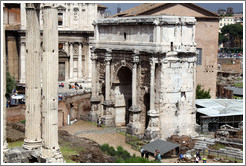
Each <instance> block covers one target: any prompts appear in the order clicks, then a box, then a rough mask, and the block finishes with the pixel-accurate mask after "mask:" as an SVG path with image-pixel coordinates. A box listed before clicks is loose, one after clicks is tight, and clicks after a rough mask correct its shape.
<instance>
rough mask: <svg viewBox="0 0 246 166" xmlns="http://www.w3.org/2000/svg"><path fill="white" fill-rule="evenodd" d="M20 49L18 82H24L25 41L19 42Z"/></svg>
mask: <svg viewBox="0 0 246 166" xmlns="http://www.w3.org/2000/svg"><path fill="white" fill-rule="evenodd" d="M20 51H21V55H20V59H21V60H20V63H21V74H20V83H25V82H26V79H25V75H26V74H25V71H26V65H25V63H26V60H25V59H26V43H25V42H23V41H22V42H21V46H20Z"/></svg>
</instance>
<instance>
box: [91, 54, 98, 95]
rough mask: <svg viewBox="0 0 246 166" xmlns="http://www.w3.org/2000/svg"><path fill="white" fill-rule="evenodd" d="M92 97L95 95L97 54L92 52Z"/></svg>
mask: <svg viewBox="0 0 246 166" xmlns="http://www.w3.org/2000/svg"><path fill="white" fill-rule="evenodd" d="M91 60H92V98H95V97H97V93H96V91H97V81H96V79H97V55H96V54H95V53H94V52H92V57H91Z"/></svg>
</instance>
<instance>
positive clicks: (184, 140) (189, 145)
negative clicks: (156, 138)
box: [167, 135, 195, 154]
mask: <svg viewBox="0 0 246 166" xmlns="http://www.w3.org/2000/svg"><path fill="white" fill-rule="evenodd" d="M167 141H169V142H173V143H177V144H179V145H180V146H179V152H180V153H183V154H185V153H186V151H187V150H190V149H193V148H194V146H195V140H192V139H191V137H190V136H186V135H182V136H178V135H172V136H171V137H168V138H167Z"/></svg>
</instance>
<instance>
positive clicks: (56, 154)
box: [40, 147, 65, 163]
mask: <svg viewBox="0 0 246 166" xmlns="http://www.w3.org/2000/svg"><path fill="white" fill-rule="evenodd" d="M40 158H41V162H42V163H65V160H64V159H63V156H62V154H61V151H60V149H57V150H53V149H52V150H51V149H44V148H43V147H42V150H41V155H40Z"/></svg>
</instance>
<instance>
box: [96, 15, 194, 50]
mask: <svg viewBox="0 0 246 166" xmlns="http://www.w3.org/2000/svg"><path fill="white" fill-rule="evenodd" d="M195 23H196V20H195V18H194V17H178V16H148V17H126V18H123V17H121V18H106V19H98V20H95V21H94V22H93V24H94V26H95V44H97V45H98V47H99V48H100V47H101V48H105V46H109V48H114V49H120V50H121V49H122V46H121V45H122V44H123V45H125V46H127V49H140V50H142V51H146V52H150V53H152V52H153V51H154V52H160V53H166V52H169V51H177V52H184V53H192V52H195V51H196V48H195V46H196V43H195V41H194V38H195V26H194V25H195ZM138 32H141V33H138ZM119 42H120V45H119Z"/></svg>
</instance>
